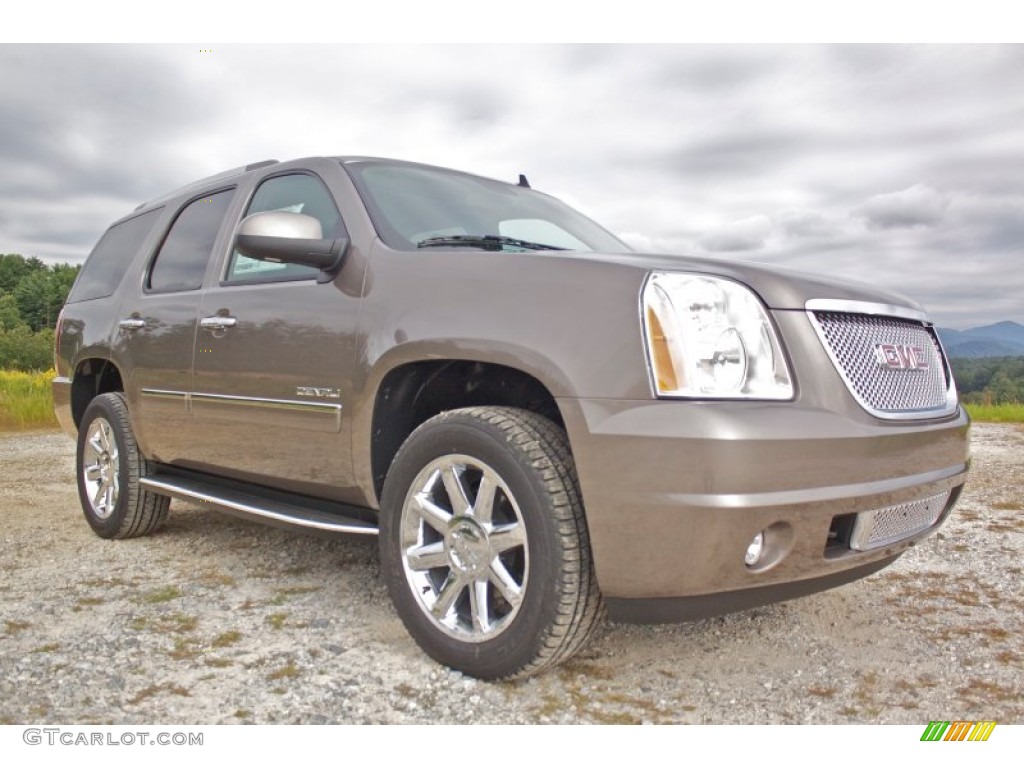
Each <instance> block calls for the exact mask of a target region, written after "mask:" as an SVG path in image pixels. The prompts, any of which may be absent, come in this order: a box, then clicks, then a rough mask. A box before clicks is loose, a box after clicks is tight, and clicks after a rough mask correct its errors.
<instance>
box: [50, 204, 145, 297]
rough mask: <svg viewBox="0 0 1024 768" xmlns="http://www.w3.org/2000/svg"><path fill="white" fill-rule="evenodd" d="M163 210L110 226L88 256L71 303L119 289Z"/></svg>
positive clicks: (73, 291)
mask: <svg viewBox="0 0 1024 768" xmlns="http://www.w3.org/2000/svg"><path fill="white" fill-rule="evenodd" d="M162 211H163V209H162V208H156V209H154V210H152V211H147V212H146V213H143V214H142V215H140V216H136V217H135V218H133V219H128V221H122V222H121V223H120V224H115V225H114V226H113V227H111V228H110V229H108V230H107V231H106V233H105V234H104V235H103V237H101V238H100V241H99V242H98V243H96V247H95V248H93V249H92V253H90V254H89V258H88V259H86V260H85V266H83V267H82V272H81V274H79V275H78V279H77V280H76V281H75V286H74V288H72V289H71V295H70V296H68V303H69V304H70V303H71V302H75V301H87V300H89V299H102V298H104V297H106V296H110V295H111V294H112V293H113V292H114V291H116V290H117V286H118V285H120V283H121V278H122V277H124V273H125V272H126V271H127V270H128V267H129V266H130V265H131V263H132V260H133V259H134V258H135V256H136V254H138V252H139V249H140V248H141V247H142V244H143V243H144V242H145V241H146V238H147V237H148V236H149V233H150V232H152V231H153V226H154V225H155V224H156V222H157V219H159V218H160V214H161V212H162Z"/></svg>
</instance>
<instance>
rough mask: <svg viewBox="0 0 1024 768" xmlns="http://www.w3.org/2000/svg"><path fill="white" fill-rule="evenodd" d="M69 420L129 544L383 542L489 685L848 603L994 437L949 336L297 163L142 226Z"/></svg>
mask: <svg viewBox="0 0 1024 768" xmlns="http://www.w3.org/2000/svg"><path fill="white" fill-rule="evenodd" d="M58 333H59V336H58V342H57V365H58V370H57V378H56V379H55V380H54V385H53V390H54V398H55V402H56V408H57V414H58V417H59V418H60V421H61V423H62V425H63V426H64V428H65V429H66V430H67V431H68V432H70V433H72V434H74V435H77V438H78V459H77V461H78V486H79V491H80V495H81V498H82V506H83V508H84V510H85V515H86V519H87V520H88V521H89V524H90V525H91V526H92V527H93V529H94V530H95V531H96V533H98V534H99V535H100V536H103V537H106V538H129V537H132V536H140V535H144V534H147V533H151V532H153V531H154V530H156V529H157V528H158V527H159V526H160V525H161V523H162V522H163V521H164V519H165V517H166V515H167V509H168V504H169V499H170V497H175V498H181V499H186V500H193V501H196V500H198V501H201V502H205V503H209V504H212V505H214V506H216V507H219V508H222V509H224V510H226V511H229V512H234V513H237V514H241V515H244V516H247V517H251V518H255V519H259V520H262V521H265V522H270V523H276V524H283V525H289V526H298V527H302V528H307V529H316V530H319V531H322V532H328V533H338V534H367V535H378V534H379V541H380V555H381V565H382V571H383V574H384V578H385V579H386V581H387V585H388V588H389V590H390V593H391V596H392V598H393V600H394V603H395V606H396V608H397V610H398V612H399V614H400V615H401V617H402V619H403V621H404V622H405V624H406V626H407V627H408V629H409V632H410V633H411V634H412V636H413V637H414V638H415V639H416V641H417V642H418V643H419V644H420V645H421V646H422V647H423V649H424V650H425V651H426V652H427V653H429V654H430V655H431V656H432V657H433V658H435V659H437V660H438V661H441V662H443V663H444V664H448V665H450V666H452V667H455V668H457V669H460V670H463V671H465V672H467V673H469V674H472V675H476V676H479V677H483V678H498V677H506V676H513V675H524V674H528V673H530V672H532V671H535V670H538V669H540V668H543V667H545V666H547V665H550V664H553V663H556V662H558V661H561V660H562V659H565V658H567V657H568V656H569V655H571V654H572V653H574V652H575V651H576V650H578V649H579V648H580V647H581V646H582V645H583V644H584V643H585V642H586V639H587V637H588V636H589V635H590V633H591V630H592V629H593V628H594V626H595V624H596V623H597V622H598V621H599V620H600V617H601V616H602V614H603V613H604V611H605V609H607V611H608V613H609V614H610V615H611V616H612V617H613V618H619V619H626V620H635V621H670V620H679V619H684V618H688V617H694V616H702V615H709V614H714V613H722V612H727V611H732V610H737V609H742V608H746V607H750V606H753V605H758V604H762V603H765V602H769V601H774V600H781V599H787V598H791V597H795V596H798V595H803V594H807V593H810V592H813V591H816V590H820V589H824V588H827V587H831V586H835V585H838V584H842V583H844V582H847V581H850V580H852V579H855V578H858V577H861V576H864V575H867V574H869V573H872V572H874V571H876V570H878V569H880V568H882V567H884V566H885V565H887V564H889V563H891V562H893V560H895V559H896V558H897V557H899V555H900V554H901V553H902V552H903V551H905V550H906V549H907V548H908V547H910V546H912V545H913V544H914V543H915V542H916V541H918V540H919V539H921V538H922V537H924V536H926V535H928V534H929V533H931V532H933V531H934V530H935V529H936V528H937V527H938V526H939V525H940V524H941V523H942V521H943V520H944V518H945V517H946V516H947V515H948V514H949V512H950V510H951V508H952V507H953V504H954V502H955V501H956V498H957V495H958V494H959V492H960V489H961V487H962V485H963V483H964V480H965V477H966V474H967V467H968V440H967V438H968V419H967V417H966V415H965V414H964V412H963V411H962V410H961V409H960V408H959V406H958V403H957V397H956V391H955V388H954V384H953V378H952V376H951V375H950V371H949V366H948V365H947V363H946V360H945V357H944V355H943V353H942V350H941V348H940V345H939V340H938V337H937V336H936V334H935V331H934V329H933V328H932V325H931V323H929V322H928V320H927V318H926V317H925V315H924V313H923V312H922V311H921V309H920V307H918V306H917V305H916V304H914V303H913V302H911V301H908V300H907V299H905V298H903V297H901V296H898V295H895V294H890V293H886V292H883V291H880V290H877V289H875V288H871V287H869V286H863V285H856V284H852V283H850V282H848V281H838V280H830V279H824V278H820V277H811V276H807V275H801V274H797V273H791V272H786V271H783V270H781V269H775V268H771V267H766V266H763V265H755V264H747V263H735V262H721V261H712V260H706V259H697V258H683V257H672V256H652V255H640V254H636V253H632V252H630V249H629V247H628V246H626V245H625V244H624V243H623V242H621V241H620V240H618V239H617V238H616V237H614V236H613V235H611V234H610V233H608V232H607V231H606V230H604V229H602V228H601V227H600V226H598V225H597V224H595V223H594V222H592V221H590V220H588V219H586V218H584V217H583V216H581V215H580V214H578V213H576V212H575V211H573V210H572V209H570V208H568V207H567V206H565V205H563V204H562V203H560V202H558V201H557V200H555V199H553V198H551V197H548V196H547V195H544V194H541V193H539V192H535V191H533V190H532V189H530V188H529V185H528V184H527V182H526V180H525V179H524V178H520V182H519V184H518V185H513V184H505V183H501V182H498V181H493V180H489V179H484V178H480V177H477V176H471V175H468V174H463V173H458V172H455V171H450V170H445V169H440V168H433V167H428V166H423V165H416V164H412V163H405V162H397V161H390V160H380V159H374V158H359V157H345V158H315V159H305V160H296V161H293V162H288V163H278V162H273V161H268V162H264V163H257V164H255V165H251V166H248V167H246V168H244V169H239V170H236V171H230V172H227V173H224V174H221V175H219V176H216V177H213V178H209V179H204V180H203V181H200V182H197V183H196V184H193V185H191V186H189V187H186V188H184V189H180V190H178V191H176V192H172V193H170V194H168V195H166V196H164V197H162V198H160V199H158V200H155V201H153V202H150V203H147V204H145V205H142V206H140V207H139V208H138V209H136V210H135V211H134V212H133V213H132V214H130V215H129V216H127V217H125V218H124V219H122V220H120V221H118V222H117V223H115V224H114V225H113V226H112V227H111V228H110V229H109V230H108V231H107V232H106V234H105V235H104V236H103V238H102V239H101V240H100V242H99V244H98V245H97V246H96V248H95V249H94V250H93V252H92V254H91V255H90V257H89V259H88V260H87V262H86V264H85V266H84V268H83V270H82V272H81V275H80V276H79V279H78V282H77V283H76V284H75V287H74V289H73V291H72V293H71V296H70V298H69V300H68V304H67V306H66V307H65V309H64V312H63V315H62V320H61V322H60V325H59V329H58Z"/></svg>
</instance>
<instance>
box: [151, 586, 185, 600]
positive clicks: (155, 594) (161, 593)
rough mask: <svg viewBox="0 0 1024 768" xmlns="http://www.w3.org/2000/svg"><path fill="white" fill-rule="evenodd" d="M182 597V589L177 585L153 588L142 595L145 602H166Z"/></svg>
mask: <svg viewBox="0 0 1024 768" xmlns="http://www.w3.org/2000/svg"><path fill="white" fill-rule="evenodd" d="M179 597H181V590H180V589H178V588H177V587H173V586H167V587H160V588H159V589H153V590H150V591H149V592H147V593H146V594H144V595H143V596H142V602H144V603H166V602H168V601H170V600H177V599H178V598H179Z"/></svg>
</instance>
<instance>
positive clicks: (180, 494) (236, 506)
mask: <svg viewBox="0 0 1024 768" xmlns="http://www.w3.org/2000/svg"><path fill="white" fill-rule="evenodd" d="M139 484H140V485H141V486H142V487H143V488H145V489H146V490H147V491H151V492H152V493H157V494H160V495H162V496H170V497H171V498H175V499H182V500H184V501H198V502H200V503H203V504H209V505H211V506H213V507H216V508H217V509H220V510H223V511H224V512H227V513H229V514H232V515H236V516H237V517H242V518H245V519H248V520H255V521H257V522H261V523H269V524H270V525H277V526H280V527H285V528H299V529H304V530H312V531H319V532H321V533H328V534H353V533H354V534H369V535H376V534H377V526H376V525H374V524H373V523H368V522H366V521H363V520H359V519H358V517H355V516H349V515H346V514H344V512H345V511H350V512H351V513H353V514H356V513H358V510H357V509H356V508H354V507H346V506H344V505H341V504H337V503H334V502H323V503H317V506H316V507H314V506H312V501H313V500H312V499H309V500H308V502H309V503H308V504H307V503H304V502H307V499H305V498H302V499H301V500H290V501H284V500H281V499H278V498H268V497H267V496H261V495H258V494H256V493H250V492H247V491H244V490H239V489H237V488H233V487H225V486H221V485H219V484H217V483H213V482H208V481H204V480H198V479H194V478H191V477H178V476H177V475H169V474H167V475H165V474H156V475H151V476H150V477H143V478H141V479H140V480H139ZM324 509H332V510H333V509H337V510H339V513H338V514H332V513H331V512H325V511H324Z"/></svg>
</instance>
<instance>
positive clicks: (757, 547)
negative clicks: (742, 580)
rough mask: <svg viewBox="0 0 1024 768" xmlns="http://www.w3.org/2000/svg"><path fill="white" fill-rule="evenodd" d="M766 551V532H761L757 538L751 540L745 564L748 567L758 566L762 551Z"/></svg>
mask: <svg viewBox="0 0 1024 768" xmlns="http://www.w3.org/2000/svg"><path fill="white" fill-rule="evenodd" d="M763 549H764V531H761V532H760V533H759V534H757V536H755V537H754V538H753V539H751V540H750V543H749V544H747V554H745V555H744V556H743V562H744V563H746V564H747V565H748V566H753V565H757V561H758V560H760V559H761V551H762V550H763Z"/></svg>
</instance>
